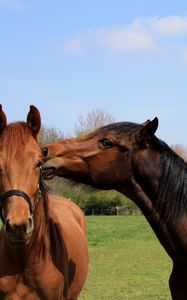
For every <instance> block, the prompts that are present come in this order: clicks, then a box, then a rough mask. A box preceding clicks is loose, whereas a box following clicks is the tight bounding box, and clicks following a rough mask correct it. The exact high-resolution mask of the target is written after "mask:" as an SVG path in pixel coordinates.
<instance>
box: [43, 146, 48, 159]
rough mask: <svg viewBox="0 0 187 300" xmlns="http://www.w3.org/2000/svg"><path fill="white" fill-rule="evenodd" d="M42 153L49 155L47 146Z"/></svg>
mask: <svg viewBox="0 0 187 300" xmlns="http://www.w3.org/2000/svg"><path fill="white" fill-rule="evenodd" d="M42 154H43V156H44V157H47V156H48V149H47V148H43V149H42Z"/></svg>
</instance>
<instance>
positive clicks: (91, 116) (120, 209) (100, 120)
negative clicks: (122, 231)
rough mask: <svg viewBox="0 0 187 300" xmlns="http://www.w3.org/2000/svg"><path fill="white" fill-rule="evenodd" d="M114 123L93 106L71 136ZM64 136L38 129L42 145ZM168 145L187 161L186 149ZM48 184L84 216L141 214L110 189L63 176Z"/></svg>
mask: <svg viewBox="0 0 187 300" xmlns="http://www.w3.org/2000/svg"><path fill="white" fill-rule="evenodd" d="M113 122H115V119H114V118H113V117H112V116H111V115H110V114H109V113H108V112H106V111H103V110H100V109H95V110H93V111H91V112H90V113H88V115H87V116H85V117H83V116H80V117H79V119H78V121H77V123H76V124H75V128H74V132H73V133H72V135H73V136H80V135H83V134H86V133H89V132H91V131H93V130H95V129H96V128H99V127H101V126H104V125H107V124H109V123H113ZM66 137H68V136H66V135H65V133H64V132H62V131H61V130H59V129H57V128H55V127H46V126H45V125H43V126H42V128H41V130H40V135H39V141H40V143H41V144H46V143H50V142H53V141H55V140H58V139H63V138H66ZM171 148H172V149H173V150H174V151H175V152H176V153H177V154H178V155H180V156H181V157H183V159H184V160H187V149H186V148H185V147H184V146H182V145H179V144H176V145H172V146H171ZM48 184H49V186H50V187H51V190H52V192H53V193H54V194H57V195H60V196H63V197H65V198H68V199H70V200H72V201H74V202H75V203H76V204H78V205H79V206H80V207H81V209H82V210H83V211H84V213H85V214H86V215H93V214H97V215H101V214H102V215H129V214H141V212H140V210H139V208H138V207H137V206H136V205H135V204H134V202H132V201H131V200H129V199H128V198H127V197H125V196H124V195H122V194H120V193H118V192H116V191H113V190H110V191H102V190H96V189H94V188H92V187H89V186H86V185H84V184H78V183H75V182H72V181H69V180H67V179H63V178H54V179H52V180H50V181H49V182H48Z"/></svg>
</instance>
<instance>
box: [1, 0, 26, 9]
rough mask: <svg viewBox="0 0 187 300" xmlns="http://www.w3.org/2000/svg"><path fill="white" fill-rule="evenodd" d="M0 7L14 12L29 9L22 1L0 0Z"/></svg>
mask: <svg viewBox="0 0 187 300" xmlns="http://www.w3.org/2000/svg"><path fill="white" fill-rule="evenodd" d="M0 5H1V6H4V7H6V8H8V9H11V10H15V11H25V10H29V9H30V6H29V5H28V4H27V3H25V1H24V0H0Z"/></svg>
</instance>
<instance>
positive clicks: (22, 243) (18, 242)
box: [8, 237, 30, 247]
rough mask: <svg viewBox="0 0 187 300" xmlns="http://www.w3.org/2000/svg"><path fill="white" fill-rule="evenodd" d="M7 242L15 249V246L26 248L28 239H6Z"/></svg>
mask: <svg viewBox="0 0 187 300" xmlns="http://www.w3.org/2000/svg"><path fill="white" fill-rule="evenodd" d="M8 241H9V243H10V244H11V245H12V246H16V247H17V246H26V245H28V244H29V242H30V237H25V238H24V239H21V240H17V239H13V238H8Z"/></svg>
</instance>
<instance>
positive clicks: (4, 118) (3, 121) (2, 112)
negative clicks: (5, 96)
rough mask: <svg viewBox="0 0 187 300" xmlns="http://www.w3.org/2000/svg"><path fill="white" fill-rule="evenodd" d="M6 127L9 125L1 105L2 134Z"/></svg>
mask: <svg viewBox="0 0 187 300" xmlns="http://www.w3.org/2000/svg"><path fill="white" fill-rule="evenodd" d="M6 125H7V120H6V115H5V113H4V111H3V109H2V105H1V104H0V134H2V132H3V130H4V128H5V127H6Z"/></svg>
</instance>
